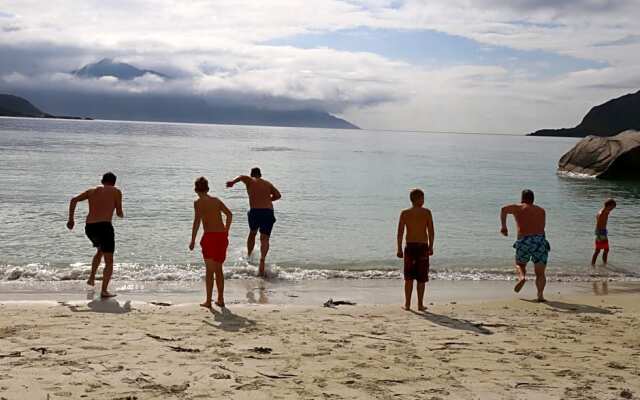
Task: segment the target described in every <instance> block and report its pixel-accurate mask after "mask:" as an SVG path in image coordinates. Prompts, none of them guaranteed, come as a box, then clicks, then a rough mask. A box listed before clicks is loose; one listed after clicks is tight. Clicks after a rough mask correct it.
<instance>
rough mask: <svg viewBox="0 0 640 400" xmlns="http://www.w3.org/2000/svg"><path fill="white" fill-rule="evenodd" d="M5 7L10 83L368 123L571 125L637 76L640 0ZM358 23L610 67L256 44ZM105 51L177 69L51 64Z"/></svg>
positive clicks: (144, 1) (5, 70)
mask: <svg viewBox="0 0 640 400" xmlns="http://www.w3.org/2000/svg"><path fill="white" fill-rule="evenodd" d="M0 8H1V9H0V15H1V16H2V17H3V18H2V20H0V23H4V24H8V23H9V22H10V24H11V25H10V26H9V25H6V26H7V27H10V29H5V26H4V25H2V28H3V31H2V34H1V35H0V57H1V56H2V54H5V53H2V51H3V49H4V51H8V50H7V49H11V51H12V53H10V54H11V56H10V57H9V56H7V57H4V58H3V60H2V61H0V75H3V78H2V79H3V80H4V82H5V84H6V85H8V84H10V85H13V86H16V85H29V84H31V85H34V84H35V83H34V82H37V84H39V85H46V84H50V85H53V86H55V85H68V87H72V88H77V89H78V90H120V91H132V92H141V91H164V92H167V91H171V90H174V91H178V92H180V93H186V92H189V91H191V92H193V93H198V94H201V95H205V96H220V95H224V96H227V98H235V99H236V100H238V101H239V99H240V98H242V97H243V96H245V97H247V98H248V99H251V100H250V101H261V100H260V99H263V98H269V99H272V100H273V99H278V102H276V103H278V105H279V106H282V107H289V106H291V105H292V104H294V103H295V102H300V104H305V105H311V106H314V107H321V108H324V109H327V110H330V111H334V112H342V113H343V114H344V115H345V116H347V117H348V118H350V119H352V120H353V121H354V122H356V123H358V124H360V125H362V126H364V127H388V128H394V127H397V128H407V129H441V130H470V131H501V132H514V133H515V132H526V131H528V130H533V129H536V128H539V127H552V126H554V125H557V126H565V125H572V124H574V123H575V122H576V121H577V120H578V119H579V117H581V115H582V114H583V113H584V112H585V111H586V109H588V107H589V106H590V105H593V104H595V103H596V102H599V101H602V100H606V99H607V98H608V97H613V96H617V95H620V94H623V93H625V92H626V91H631V90H632V89H634V86H635V88H637V85H638V84H639V80H640V79H639V77H640V71H638V65H640V43H639V42H638V41H637V40H629V39H628V38H634V37H639V36H638V35H639V33H640V32H639V30H638V28H637V21H636V19H637V16H638V15H639V14H640V2H637V1H632V0H568V1H565V2H556V1H552V0H514V1H498V0H440V1H433V0H430V1H427V0H407V1H403V2H399V1H389V0H362V1H356V0H353V1H338V0H324V1H314V2H301V1H298V0H270V1H269V2H257V1H253V0H220V1H191V2H175V1H169V0H155V1H151V0H128V1H125V0H115V1H109V2H104V1H101V0H87V1H73V0H60V1H58V2H56V6H55V7H48V8H47V12H46V13H45V12H41V10H42V2H41V1H36V0H5V1H3V2H2V6H0ZM356 27H371V28H387V29H434V30H438V31H441V32H445V33H448V34H453V35H459V36H464V37H467V38H471V39H473V40H476V41H479V42H481V43H486V44H488V45H500V46H508V47H513V48H516V49H526V50H530V49H542V50H546V51H552V52H557V53H560V54H566V55H571V56H575V57H581V58H587V59H592V60H598V61H602V62H606V63H608V65H609V67H608V68H605V69H602V70H590V71H582V72H576V73H572V74H570V75H568V76H563V77H560V78H553V79H551V78H550V79H546V80H538V81H535V82H530V81H528V79H527V77H526V75H523V74H522V73H520V71H507V70H504V69H503V68H499V67H491V66H474V65H467V66H458V67H451V68H439V69H438V68H435V69H434V68H427V67H424V66H420V65H409V64H407V63H402V62H397V61H394V60H389V59H386V58H384V57H381V56H379V55H373V54H365V53H349V52H344V51H335V50H331V49H296V48H292V47H274V46H265V45H260V43H263V42H265V41H267V40H269V39H275V38H280V37H284V36H290V35H295V34H301V33H308V32H326V31H335V30H339V29H347V28H356ZM42 38H46V39H47V42H46V43H45V42H42V40H43V39H42ZM603 43H605V44H608V45H606V46H604V45H602V44H603ZM17 49H18V50H17ZM29 51H31V52H29ZM6 54H8V53H6ZM104 56H109V57H116V58H119V59H120V60H123V61H127V62H131V63H133V64H135V65H137V66H140V67H143V68H150V69H156V70H159V71H161V72H165V73H168V74H170V75H172V76H175V77H177V78H178V79H175V80H173V81H171V82H163V81H161V80H158V77H154V76H144V77H141V78H138V79H136V80H133V81H130V82H119V81H117V80H116V81H108V80H107V81H105V80H101V81H79V80H77V79H75V78H74V77H72V76H69V75H68V74H64V73H63V74H59V73H60V72H68V71H70V70H71V69H74V68H77V67H79V66H81V65H83V64H86V63H88V62H93V61H96V60H97V59H98V58H101V57H104ZM34 60H37V62H35V63H34ZM15 71H18V72H21V73H22V74H23V75H29V78H28V79H27V78H25V77H24V76H22V75H16V74H15ZM56 73H58V74H57V75H56ZM34 76H36V78H34Z"/></svg>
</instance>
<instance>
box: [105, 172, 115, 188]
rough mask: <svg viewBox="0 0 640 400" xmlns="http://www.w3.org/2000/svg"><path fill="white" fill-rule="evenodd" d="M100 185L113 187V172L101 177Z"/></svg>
mask: <svg viewBox="0 0 640 400" xmlns="http://www.w3.org/2000/svg"><path fill="white" fill-rule="evenodd" d="M102 184H106V185H115V184H116V175H115V174H114V173H113V172H107V173H106V174H104V175H102Z"/></svg>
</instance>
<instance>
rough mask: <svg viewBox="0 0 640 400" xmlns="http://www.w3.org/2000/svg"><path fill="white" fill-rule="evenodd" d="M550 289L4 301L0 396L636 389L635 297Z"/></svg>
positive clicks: (639, 313) (341, 395)
mask: <svg viewBox="0 0 640 400" xmlns="http://www.w3.org/2000/svg"><path fill="white" fill-rule="evenodd" d="M553 300H554V301H550V302H549V303H547V304H538V303H533V302H529V301H525V300H520V299H512V300H499V301H485V302H476V303H469V304H451V303H449V304H442V305H437V306H435V307H431V308H430V310H429V312H427V313H417V312H405V311H403V310H401V309H400V308H399V307H398V306H395V305H393V306H391V305H383V306H361V305H357V306H339V307H337V308H335V309H331V308H324V307H321V306H274V305H268V306H255V305H245V306H235V307H231V309H230V310H229V311H226V312H222V313H221V312H219V311H218V310H214V311H213V312H209V311H207V310H205V309H202V308H200V307H198V306H197V305H184V306H170V307H163V306H153V305H149V304H141V303H134V304H129V303H128V304H124V303H123V302H122V300H120V302H117V301H116V300H109V301H102V302H101V301H96V300H94V301H92V302H89V303H87V302H81V303H77V304H76V305H72V304H68V303H66V304H56V303H33V302H31V303H5V304H1V305H0V398H2V399H58V398H72V399H77V398H87V399H196V398H201V399H207V398H230V399H299V398H304V399H368V398H380V399H431V400H435V399H620V398H639V397H640V302H638V295H637V294H636V293H630V294H614V295H609V296H593V295H591V296H586V295H582V296H575V295H572V296H569V297H565V298H562V297H558V296H555V298H554V299H553Z"/></svg>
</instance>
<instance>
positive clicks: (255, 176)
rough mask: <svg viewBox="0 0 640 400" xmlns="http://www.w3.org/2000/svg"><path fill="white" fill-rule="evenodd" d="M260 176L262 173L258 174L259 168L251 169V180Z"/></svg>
mask: <svg viewBox="0 0 640 400" xmlns="http://www.w3.org/2000/svg"><path fill="white" fill-rule="evenodd" d="M261 176H262V172H260V168H258V167H253V168H251V177H252V178H260V177H261Z"/></svg>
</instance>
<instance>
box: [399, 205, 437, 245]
mask: <svg viewBox="0 0 640 400" xmlns="http://www.w3.org/2000/svg"><path fill="white" fill-rule="evenodd" d="M401 222H403V223H404V225H405V226H406V236H405V237H406V239H405V240H406V242H407V243H429V234H428V228H429V225H430V224H433V222H432V217H431V211H429V209H427V208H423V207H411V208H407V209H406V210H404V211H402V215H401Z"/></svg>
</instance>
